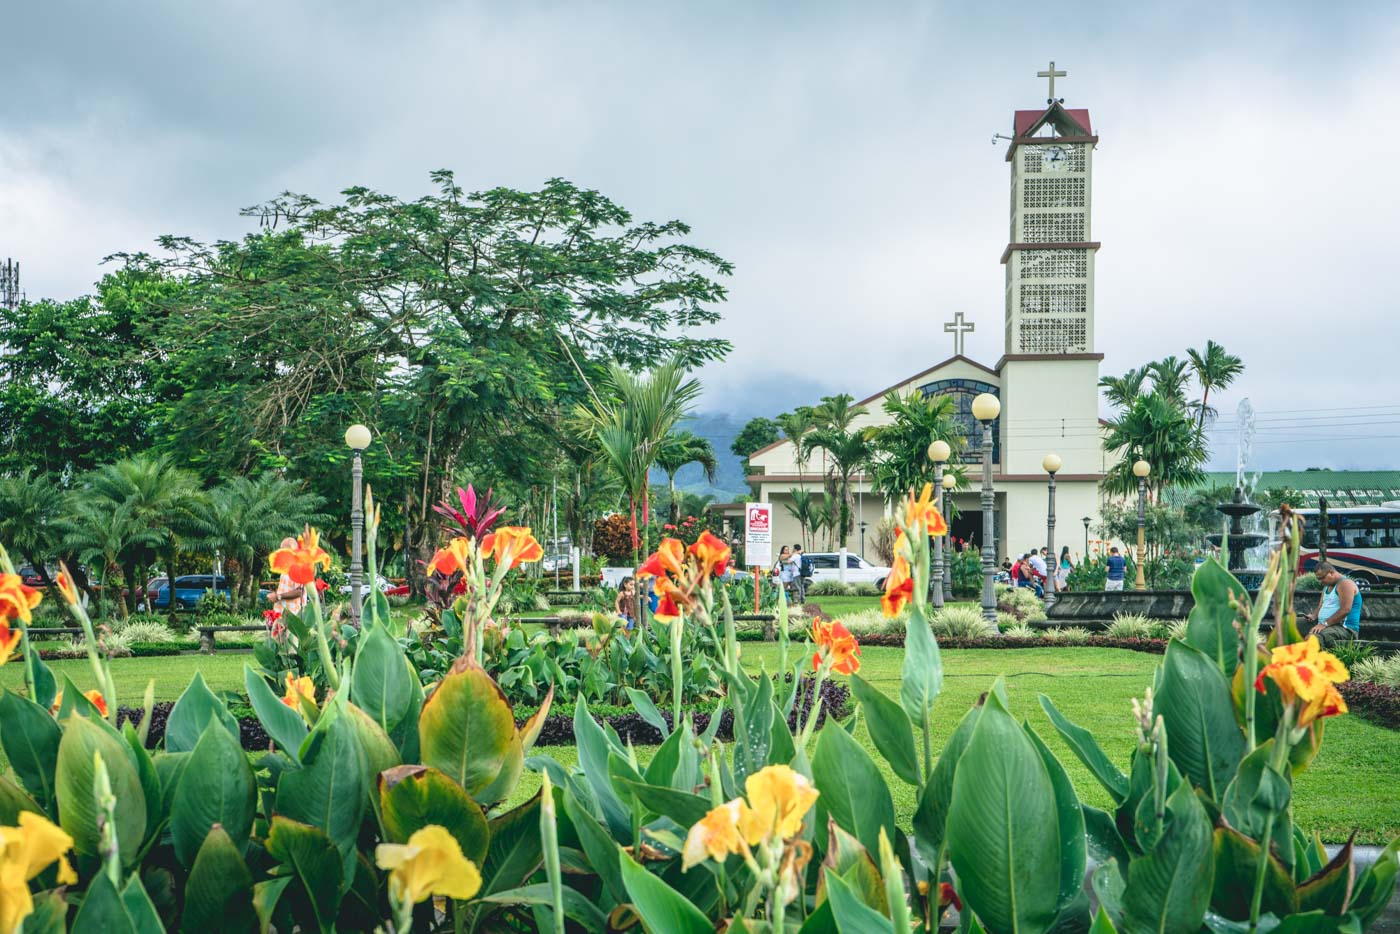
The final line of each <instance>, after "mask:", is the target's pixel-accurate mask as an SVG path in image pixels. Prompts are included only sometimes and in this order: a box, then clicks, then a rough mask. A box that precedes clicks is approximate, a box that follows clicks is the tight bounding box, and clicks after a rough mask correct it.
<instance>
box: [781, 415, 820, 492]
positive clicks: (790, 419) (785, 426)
mask: <svg viewBox="0 0 1400 934" xmlns="http://www.w3.org/2000/svg"><path fill="white" fill-rule="evenodd" d="M774 421H776V422H777V423H778V428H780V429H781V430H782V432H783V436H784V437H786V438H787V439H788V440H789V441H791V442H792V452H793V462H794V463H795V464H796V465H797V482H798V483H799V484H800V485H801V486H802V487H804V488H805V487H806V486H807V478H806V475H805V470H806V468H807V460H808V458H809V457H811V455H812V451H811V449H810V448H808V447H807V444H806V440H805V438H806V435H807V432H809V431H811V430H812V429H813V428H816V427H817V419H816V415H815V411H814V410H813V409H812V407H811V406H806V405H799V406H798V407H797V408H795V409H793V410H792V411H791V412H784V413H783V414H782V415H779V416H778V417H777V418H776V419H774Z"/></svg>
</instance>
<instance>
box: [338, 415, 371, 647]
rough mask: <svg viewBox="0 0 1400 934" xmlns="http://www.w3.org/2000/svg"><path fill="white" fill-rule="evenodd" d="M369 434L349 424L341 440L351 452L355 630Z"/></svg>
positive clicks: (352, 610)
mask: <svg viewBox="0 0 1400 934" xmlns="http://www.w3.org/2000/svg"><path fill="white" fill-rule="evenodd" d="M372 440H373V436H372V435H371V434H370V431H369V429H368V428H366V427H365V426H364V425H351V426H350V427H349V428H347V429H345V443H346V445H348V446H349V448H350V450H351V451H353V452H354V460H353V461H352V462H351V465H350V622H351V625H353V626H355V627H356V628H357V629H358V628H359V625H360V606H361V594H360V585H361V584H362V582H363V580H364V571H365V566H364V561H363V558H362V557H361V556H362V555H363V554H364V533H365V499H364V478H365V469H364V464H363V462H362V461H361V459H360V455H361V453H362V452H363V451H364V449H365V448H367V447H369V443H370V441H372Z"/></svg>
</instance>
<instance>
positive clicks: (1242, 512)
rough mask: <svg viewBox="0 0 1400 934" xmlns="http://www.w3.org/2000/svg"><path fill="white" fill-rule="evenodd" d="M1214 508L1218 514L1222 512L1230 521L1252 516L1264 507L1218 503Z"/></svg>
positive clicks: (1248, 504)
mask: <svg viewBox="0 0 1400 934" xmlns="http://www.w3.org/2000/svg"><path fill="white" fill-rule="evenodd" d="M1215 508H1216V510H1217V511H1218V512H1223V513H1224V514H1225V515H1227V516H1229V517H1230V518H1232V519H1233V518H1240V519H1243V518H1244V517H1245V516H1252V515H1254V514H1255V513H1256V512H1259V511H1260V510H1261V509H1263V508H1264V507H1263V506H1256V505H1255V504H1254V503H1219V504H1217V505H1216V507H1215Z"/></svg>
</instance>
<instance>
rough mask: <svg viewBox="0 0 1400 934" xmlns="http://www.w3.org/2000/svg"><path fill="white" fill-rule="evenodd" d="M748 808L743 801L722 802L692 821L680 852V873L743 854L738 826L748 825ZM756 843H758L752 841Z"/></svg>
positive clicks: (741, 831) (742, 837) (741, 832)
mask: <svg viewBox="0 0 1400 934" xmlns="http://www.w3.org/2000/svg"><path fill="white" fill-rule="evenodd" d="M748 810H749V807H748V805H747V804H745V803H744V799H743V798H735V799H734V800H733V801H726V802H725V803H724V804H721V805H720V806H719V807H717V808H715V809H713V810H712V811H710V813H708V814H706V815H705V816H704V817H702V818H700V819H699V820H698V821H696V822H695V823H694V824H693V825H692V826H691V828H690V833H688V834H686V836H685V848H684V849H683V850H682V851H681V869H682V870H688V869H690V867H691V866H695V865H698V864H700V863H703V862H704V861H705V860H706V859H713V860H717V861H721V862H722V861H723V860H724V858H725V857H726V856H729V855H730V854H734V853H742V852H743V851H744V843H745V840H744V834H743V830H742V825H743V824H744V823H751V822H752V821H751V820H747V819H748V818H749V816H750V815H749V814H748V813H747V812H748ZM752 842H754V843H757V842H758V840H757V839H755V840H754V841H752Z"/></svg>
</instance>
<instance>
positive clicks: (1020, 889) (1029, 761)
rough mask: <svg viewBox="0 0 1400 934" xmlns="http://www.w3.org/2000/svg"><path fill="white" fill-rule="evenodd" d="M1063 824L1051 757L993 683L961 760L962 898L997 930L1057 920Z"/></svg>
mask: <svg viewBox="0 0 1400 934" xmlns="http://www.w3.org/2000/svg"><path fill="white" fill-rule="evenodd" d="M1059 827H1060V824H1059V818H1058V814H1057V810H1056V799H1055V789H1054V786H1053V784H1052V782H1051V779H1050V774H1049V772H1048V771H1047V770H1046V768H1045V762H1044V761H1043V760H1042V759H1041V756H1040V753H1039V752H1038V751H1037V749H1036V747H1035V745H1034V744H1033V743H1032V742H1031V740H1030V739H1029V738H1028V737H1027V736H1026V734H1025V732H1024V731H1022V729H1021V728H1020V727H1019V726H1018V725H1017V724H1016V721H1015V720H1014V719H1012V717H1011V714H1010V713H1008V712H1007V710H1006V707H1005V706H1004V705H1003V703H1002V700H1001V697H1000V696H999V694H998V692H995V691H993V692H992V693H990V694H989V695H988V696H987V700H986V704H985V705H984V706H983V708H982V713H981V716H979V717H978V718H977V726H976V727H975V728H974V730H973V732H972V739H971V740H970V741H969V742H968V744H967V749H965V750H964V751H963V754H962V758H961V759H960V760H959V762H958V768H957V774H956V775H955V776H954V779H953V799H952V805H951V807H950V808H949V811H948V824H947V840H948V857H949V861H950V862H951V863H952V865H953V869H954V870H955V871H956V873H957V877H958V889H959V891H961V893H962V897H963V902H964V904H965V905H966V906H967V908H968V909H969V910H971V911H973V912H975V913H976V915H977V917H978V918H980V919H981V921H982V924H983V926H984V927H985V928H986V929H987V931H989V932H991V934H1021V932H1043V931H1046V930H1048V929H1049V927H1050V926H1051V924H1053V923H1054V921H1055V917H1056V916H1057V915H1058V914H1059V910H1060V892H1061V880H1060V873H1061V860H1060V848H1061V844H1062V841H1061V840H1060V830H1059Z"/></svg>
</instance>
